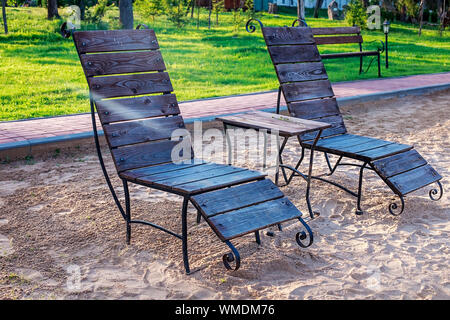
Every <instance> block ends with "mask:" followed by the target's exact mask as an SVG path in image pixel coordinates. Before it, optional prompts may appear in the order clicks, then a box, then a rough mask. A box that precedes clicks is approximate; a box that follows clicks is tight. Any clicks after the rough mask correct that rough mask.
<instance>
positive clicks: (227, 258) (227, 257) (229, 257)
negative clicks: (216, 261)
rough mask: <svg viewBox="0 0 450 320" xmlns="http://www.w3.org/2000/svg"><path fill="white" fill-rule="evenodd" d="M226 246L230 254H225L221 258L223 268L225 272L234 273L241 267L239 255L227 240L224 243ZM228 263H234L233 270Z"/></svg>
mask: <svg viewBox="0 0 450 320" xmlns="http://www.w3.org/2000/svg"><path fill="white" fill-rule="evenodd" d="M225 243H226V245H227V246H228V247H230V249H231V252H230V253H226V254H224V255H223V257H222V261H223V264H224V265H225V268H227V270H233V271H236V270H238V269H239V267H240V266H241V256H240V255H239V251H237V249H236V248H235V247H234V246H233V244H232V243H231V242H230V241H229V240H227V241H225ZM230 262H234V263H235V264H234V268H233V267H232V266H231V265H230Z"/></svg>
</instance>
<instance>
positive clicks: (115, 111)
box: [95, 94, 180, 124]
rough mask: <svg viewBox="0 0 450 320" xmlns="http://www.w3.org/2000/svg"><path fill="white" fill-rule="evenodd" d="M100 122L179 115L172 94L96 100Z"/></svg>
mask: <svg viewBox="0 0 450 320" xmlns="http://www.w3.org/2000/svg"><path fill="white" fill-rule="evenodd" d="M95 106H96V108H97V113H98V116H99V118H100V121H101V122H102V123H103V124H105V123H110V122H116V121H127V120H136V119H143V118H150V117H159V116H170V115H177V114H179V113H180V109H179V107H178V103H177V99H176V97H175V95H174V94H165V95H158V96H147V97H136V98H123V99H112V100H98V101H96V102H95Z"/></svg>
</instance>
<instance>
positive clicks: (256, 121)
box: [217, 111, 328, 136]
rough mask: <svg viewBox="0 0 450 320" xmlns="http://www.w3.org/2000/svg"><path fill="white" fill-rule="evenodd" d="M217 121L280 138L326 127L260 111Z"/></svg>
mask: <svg viewBox="0 0 450 320" xmlns="http://www.w3.org/2000/svg"><path fill="white" fill-rule="evenodd" d="M217 120H220V121H223V122H224V123H227V124H229V125H233V126H237V127H245V128H250V129H256V130H260V129H266V130H267V132H268V133H271V132H274V131H277V132H278V133H279V134H280V135H281V136H294V135H298V134H301V133H304V132H311V131H315V130H317V129H320V128H326V127H328V126H327V125H326V124H324V123H321V122H317V121H311V120H304V119H297V118H293V117H286V116H282V115H277V114H273V113H269V112H261V111H253V112H247V113H242V114H236V115H231V116H225V117H219V118H217Z"/></svg>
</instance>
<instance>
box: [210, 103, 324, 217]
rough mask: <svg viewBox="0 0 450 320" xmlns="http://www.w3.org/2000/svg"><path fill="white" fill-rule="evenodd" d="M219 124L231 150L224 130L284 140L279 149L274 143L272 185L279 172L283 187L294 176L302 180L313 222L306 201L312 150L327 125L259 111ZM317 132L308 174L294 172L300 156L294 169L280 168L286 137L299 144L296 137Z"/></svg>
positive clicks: (311, 160)
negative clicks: (241, 130) (242, 130)
mask: <svg viewBox="0 0 450 320" xmlns="http://www.w3.org/2000/svg"><path fill="white" fill-rule="evenodd" d="M216 119H217V120H219V121H222V122H223V126H224V130H225V134H226V137H227V142H228V144H229V145H230V146H231V143H230V141H229V135H228V133H227V129H228V127H229V126H233V127H239V128H245V129H255V130H257V131H261V130H263V131H265V132H266V133H269V134H270V133H273V134H278V137H279V136H282V137H283V138H284V140H283V142H282V143H281V145H280V139H279V138H278V139H277V147H278V163H277V172H276V174H275V184H277V185H279V184H278V178H279V171H280V168H281V172H282V174H283V178H284V181H285V183H286V184H285V185H288V184H289V183H290V182H291V180H292V178H293V177H294V176H301V177H302V178H304V179H305V180H306V183H307V185H306V203H307V205H308V210H309V214H310V216H311V218H314V212H313V211H312V208H311V203H310V200H309V190H310V186H311V176H312V168H313V160H314V148H315V146H316V144H317V141H319V139H320V135H321V134H322V131H323V130H324V129H327V128H330V127H331V125H330V124H328V123H324V122H319V121H311V120H304V119H299V118H294V117H288V116H284V115H279V114H274V113H268V112H262V111H251V112H246V113H241V114H236V115H231V116H224V117H218V118H216ZM314 131H318V133H317V135H316V137H315V138H314V142H313V144H312V146H311V153H310V158H309V170H308V175H304V174H303V173H301V172H300V171H298V167H299V166H300V164H301V162H302V160H303V156H304V154H303V153H302V155H301V158H300V160H299V161H298V162H297V164H296V165H295V167H291V166H287V165H285V164H283V157H282V154H283V151H284V148H285V146H286V143H287V141H288V140H289V138H290V137H294V136H295V137H297V139H298V141H299V142H300V135H301V134H304V133H308V132H314ZM266 148H267V143H265V144H264V160H263V166H264V168H265V167H266ZM228 162H229V163H231V147H230V148H229V150H228ZM286 169H289V170H291V171H292V173H291V175H290V176H289V177H288V175H287V174H286Z"/></svg>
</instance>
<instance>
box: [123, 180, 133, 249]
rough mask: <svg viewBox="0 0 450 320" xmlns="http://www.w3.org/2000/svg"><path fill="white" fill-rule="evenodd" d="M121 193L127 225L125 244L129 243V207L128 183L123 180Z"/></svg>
mask: <svg viewBox="0 0 450 320" xmlns="http://www.w3.org/2000/svg"><path fill="white" fill-rule="evenodd" d="M122 182H123V191H124V193H125V222H126V225H127V244H130V241H131V222H130V221H131V206H130V191H129V190H128V181H127V180H125V179H123V180H122Z"/></svg>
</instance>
